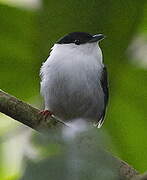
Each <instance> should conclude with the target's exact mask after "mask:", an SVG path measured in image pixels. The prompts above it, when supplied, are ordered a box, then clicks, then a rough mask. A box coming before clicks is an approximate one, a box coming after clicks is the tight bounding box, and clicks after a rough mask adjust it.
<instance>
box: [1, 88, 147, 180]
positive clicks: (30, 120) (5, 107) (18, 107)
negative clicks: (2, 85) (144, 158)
mask: <svg viewBox="0 0 147 180" xmlns="http://www.w3.org/2000/svg"><path fill="white" fill-rule="evenodd" d="M0 112H2V113H4V114H6V115H7V116H9V117H11V118H13V119H15V120H16V121H19V122H21V123H23V124H25V125H27V126H29V127H30V128H32V129H34V130H39V129H40V128H46V129H50V128H52V127H55V126H57V125H59V126H62V125H63V124H62V123H61V122H60V121H58V120H57V119H55V118H50V119H47V121H45V120H44V119H43V118H42V116H41V115H39V109H37V108H34V107H32V106H31V105H29V104H27V103H25V102H23V101H21V100H19V99H17V98H15V97H13V96H11V95H9V94H7V93H5V92H4V91H2V90H0ZM112 157H113V156H112ZM113 159H114V160H115V161H117V162H118V164H119V167H117V168H118V169H119V174H120V179H121V180H129V179H131V178H133V177H135V178H142V177H141V176H136V175H138V172H137V171H136V170H135V169H134V168H132V167H131V166H130V165H128V164H127V163H126V162H124V161H122V160H120V159H119V158H117V157H113ZM134 180H135V179H134ZM136 180H141V179H136ZM142 180H143V179H142ZM144 180H145V179H144Z"/></svg>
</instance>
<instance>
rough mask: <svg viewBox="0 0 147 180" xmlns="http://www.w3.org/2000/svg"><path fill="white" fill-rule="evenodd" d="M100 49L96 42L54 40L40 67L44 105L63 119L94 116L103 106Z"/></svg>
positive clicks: (96, 116)
mask: <svg viewBox="0 0 147 180" xmlns="http://www.w3.org/2000/svg"><path fill="white" fill-rule="evenodd" d="M102 67H103V64H102V53H101V50H100V48H99V47H98V46H97V44H96V43H93V44H84V45H80V46H77V45H74V44H64V45H59V44H55V45H54V46H53V48H52V51H51V54H50V56H49V58H48V59H47V61H46V62H45V63H44V64H43V66H42V67H41V76H42V82H41V93H42V95H43V97H44V99H45V106H46V109H49V110H51V111H53V113H54V114H55V115H57V116H58V117H60V118H61V119H63V120H67V119H71V118H77V117H79V116H80V117H81V116H83V117H86V118H97V119H98V116H100V113H101V111H102V110H103V108H104V100H103V91H102V88H101V84H100V76H101V70H102Z"/></svg>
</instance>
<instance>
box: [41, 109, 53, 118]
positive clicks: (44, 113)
mask: <svg viewBox="0 0 147 180" xmlns="http://www.w3.org/2000/svg"><path fill="white" fill-rule="evenodd" d="M39 114H40V115H42V116H44V118H45V119H46V118H47V117H51V115H53V113H52V112H51V111H49V110H42V111H40V112H39Z"/></svg>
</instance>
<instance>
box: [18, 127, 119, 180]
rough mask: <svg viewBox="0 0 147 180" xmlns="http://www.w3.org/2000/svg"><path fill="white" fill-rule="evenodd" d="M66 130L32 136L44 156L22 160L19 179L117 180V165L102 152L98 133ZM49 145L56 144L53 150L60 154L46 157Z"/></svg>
mask: <svg viewBox="0 0 147 180" xmlns="http://www.w3.org/2000/svg"><path fill="white" fill-rule="evenodd" d="M68 128H69V127H66V128H64V129H62V130H61V131H60V130H59V129H58V130H54V131H50V132H49V133H46V135H44V136H41V135H38V136H37V137H35V138H36V139H37V142H36V143H37V144H38V145H39V146H40V145H41V147H42V148H45V149H46V150H48V153H47V154H46V155H42V153H41V156H40V157H39V158H38V160H37V161H36V159H35V160H28V159H26V161H27V166H26V170H25V173H24V175H23V177H22V178H21V180H26V179H27V180H41V179H48V178H49V179H52V180H60V179H64V180H69V179H70V180H96V179H100V180H118V179H119V170H118V169H117V168H116V167H119V163H118V162H117V161H116V160H115V159H114V158H113V157H112V156H111V155H110V154H109V153H107V152H106V151H104V150H103V148H104V147H103V146H104V141H105V140H104V135H103V133H102V131H97V130H96V129H89V130H88V129H87V130H85V131H83V132H76V131H75V130H71V129H70V130H69V129H68ZM66 131H67V132H66ZM71 131H73V132H71ZM65 132H66V133H65ZM51 142H52V143H54V144H55V143H56V144H57V147H56V149H59V152H60V153H59V152H55V153H54V155H52V156H51V155H50V153H49V152H50V151H51V149H50V147H52V144H51ZM97 142H99V144H98V143H97ZM36 143H35V144H36ZM59 145H60V146H59Z"/></svg>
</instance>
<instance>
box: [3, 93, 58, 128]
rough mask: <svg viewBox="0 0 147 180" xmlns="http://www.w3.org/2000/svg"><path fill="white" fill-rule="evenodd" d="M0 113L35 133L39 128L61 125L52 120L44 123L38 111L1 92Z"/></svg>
mask: <svg viewBox="0 0 147 180" xmlns="http://www.w3.org/2000/svg"><path fill="white" fill-rule="evenodd" d="M0 112H2V113H4V114H5V115H7V116H9V117H11V118H13V119H15V120H16V121H19V122H21V123H23V124H25V125H27V126H29V127H30V128H32V129H34V130H37V131H39V129H41V128H51V127H53V126H55V125H56V124H57V123H59V124H61V122H59V121H58V120H56V119H54V118H50V119H47V120H46V121H45V119H43V117H42V116H41V115H40V114H39V109H37V108H34V107H32V106H31V105H29V104H27V103H25V102H23V101H21V100H19V99H17V98H16V97H14V96H11V95H9V94H7V93H5V92H4V91H2V90H0Z"/></svg>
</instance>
